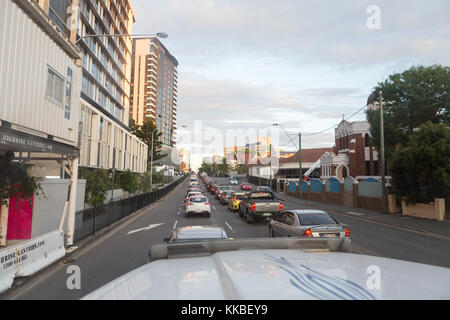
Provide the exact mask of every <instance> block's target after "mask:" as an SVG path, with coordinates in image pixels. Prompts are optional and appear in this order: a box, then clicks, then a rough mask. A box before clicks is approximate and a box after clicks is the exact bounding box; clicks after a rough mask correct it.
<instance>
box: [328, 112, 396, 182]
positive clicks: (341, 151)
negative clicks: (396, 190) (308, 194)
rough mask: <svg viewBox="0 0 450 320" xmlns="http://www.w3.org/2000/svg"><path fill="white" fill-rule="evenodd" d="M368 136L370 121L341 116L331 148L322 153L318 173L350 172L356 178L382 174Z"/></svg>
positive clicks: (337, 174) (339, 175)
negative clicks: (331, 149)
mask: <svg viewBox="0 0 450 320" xmlns="http://www.w3.org/2000/svg"><path fill="white" fill-rule="evenodd" d="M369 140H370V124H369V122H367V121H356V122H348V121H346V120H342V122H341V123H340V124H339V126H338V127H337V128H336V129H335V146H334V147H333V151H332V152H326V153H325V154H324V155H323V156H322V157H321V161H320V166H321V169H322V170H321V172H322V175H321V177H322V178H325V179H326V178H329V177H336V178H338V179H344V178H346V177H347V176H351V177H353V178H355V179H357V180H362V179H365V178H366V177H376V178H381V177H380V175H381V166H380V163H379V161H378V152H377V151H376V150H375V148H374V147H371V146H370V145H369ZM386 178H387V179H389V178H390V177H386Z"/></svg>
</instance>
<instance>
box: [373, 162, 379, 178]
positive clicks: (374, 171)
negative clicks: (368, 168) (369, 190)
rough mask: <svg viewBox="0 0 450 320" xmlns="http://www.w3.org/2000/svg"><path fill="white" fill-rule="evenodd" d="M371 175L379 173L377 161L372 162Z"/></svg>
mask: <svg viewBox="0 0 450 320" xmlns="http://www.w3.org/2000/svg"><path fill="white" fill-rule="evenodd" d="M373 175H374V176H376V177H377V176H378V175H379V173H378V161H374V162H373Z"/></svg>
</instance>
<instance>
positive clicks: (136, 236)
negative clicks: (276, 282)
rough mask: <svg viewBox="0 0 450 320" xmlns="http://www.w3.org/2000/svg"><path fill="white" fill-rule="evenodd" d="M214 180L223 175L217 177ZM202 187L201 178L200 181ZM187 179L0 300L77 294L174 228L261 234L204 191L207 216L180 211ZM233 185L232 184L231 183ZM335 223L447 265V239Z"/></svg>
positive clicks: (360, 241) (261, 225)
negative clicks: (75, 284)
mask: <svg viewBox="0 0 450 320" xmlns="http://www.w3.org/2000/svg"><path fill="white" fill-rule="evenodd" d="M216 181H218V182H219V183H225V182H227V179H226V178H217V179H216ZM201 185H202V187H203V188H204V186H203V183H202V182H201ZM187 186H188V181H186V182H183V183H182V184H180V186H178V187H177V188H176V189H175V190H174V191H172V193H170V194H169V195H168V196H167V197H166V199H165V200H163V201H161V202H160V203H157V204H156V205H153V206H151V207H149V208H147V209H145V210H144V211H143V212H142V213H141V214H140V215H138V216H136V217H133V218H131V219H130V220H127V221H125V222H123V223H122V224H120V225H119V226H118V227H117V228H115V229H114V230H113V231H111V232H109V233H107V234H106V235H104V236H103V237H100V238H99V239H96V240H95V241H94V242H92V243H91V244H88V245H87V246H85V247H83V248H81V249H80V250H78V251H75V252H74V253H72V254H71V255H70V256H69V257H68V258H67V259H66V260H65V261H64V262H61V263H59V264H57V265H54V266H52V267H50V268H48V269H47V270H45V271H44V272H41V273H40V274H38V275H37V276H34V277H33V278H32V279H30V280H27V281H25V282H24V283H23V284H21V285H17V284H16V285H15V286H14V287H13V288H12V289H10V290H9V291H7V292H6V293H5V294H3V295H1V296H0V298H1V299H56V300H59V299H79V298H82V297H83V296H85V295H86V294H88V293H90V292H92V291H93V290H95V289H97V288H99V287H101V286H102V285H104V284H106V283H108V282H109V281H111V280H113V279H115V278H117V277H119V276H121V275H123V274H125V273H127V272H129V271H131V270H133V269H135V268H137V267H139V266H142V265H143V264H145V263H147V257H148V251H149V249H150V247H151V246H152V245H153V244H157V243H161V242H162V241H163V239H164V238H167V237H169V235H170V233H171V231H172V230H173V229H174V228H176V227H183V226H189V225H217V226H221V227H223V228H224V229H225V231H226V232H227V234H228V236H229V237H231V238H253V237H267V236H268V227H267V222H265V221H261V222H256V223H252V224H248V223H247V222H246V221H245V220H244V219H242V218H240V217H239V216H238V214H237V213H235V212H231V211H229V210H228V208H227V206H223V205H221V204H220V203H219V202H218V201H217V200H215V199H214V197H213V196H212V195H210V194H209V193H208V194H207V196H208V198H209V199H210V201H211V204H212V212H211V217H209V218H207V217H189V218H186V217H185V216H184V211H183V199H184V195H185V191H186V188H187ZM232 187H233V189H234V190H238V189H239V187H238V186H232ZM280 197H281V198H282V199H283V200H285V201H284V207H285V210H289V209H300V208H305V207H302V206H301V205H299V204H298V200H296V199H294V198H291V197H287V196H284V197H283V195H280ZM329 213H330V214H331V215H333V216H334V217H335V218H336V219H337V220H338V221H339V222H342V223H345V224H348V225H349V227H350V230H351V237H352V244H353V246H354V249H355V252H357V253H361V254H371V255H377V256H383V257H388V258H397V259H402V260H408V261H413V262H420V263H427V264H434V265H438V266H444V267H450V252H449V248H450V238H449V239H442V238H438V237H434V236H433V235H426V234H421V233H419V232H416V231H413V230H407V229H402V228H398V227H394V226H391V225H387V224H380V223H376V222H373V221H370V220H367V219H364V217H363V216H360V215H354V216H352V215H351V214H342V213H337V212H329ZM72 265H76V266H78V267H79V268H80V271H81V289H73V290H69V289H68V287H67V279H68V277H69V274H67V273H66V271H67V269H68V267H69V266H72Z"/></svg>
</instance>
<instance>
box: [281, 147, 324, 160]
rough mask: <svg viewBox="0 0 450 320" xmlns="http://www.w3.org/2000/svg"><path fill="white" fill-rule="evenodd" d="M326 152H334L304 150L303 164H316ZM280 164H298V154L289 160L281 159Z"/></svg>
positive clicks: (318, 149)
mask: <svg viewBox="0 0 450 320" xmlns="http://www.w3.org/2000/svg"><path fill="white" fill-rule="evenodd" d="M325 152H333V148H317V149H303V150H302V162H316V161H317V160H319V159H320V157H321V156H323V154H324V153H325ZM279 162H280V163H292V162H295V163H298V152H296V153H295V155H294V156H292V157H289V158H280V160H279Z"/></svg>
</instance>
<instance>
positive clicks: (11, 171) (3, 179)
mask: <svg viewBox="0 0 450 320" xmlns="http://www.w3.org/2000/svg"><path fill="white" fill-rule="evenodd" d="M39 191H41V192H43V191H42V188H41V186H40V179H39V178H36V177H33V176H30V175H29V174H28V173H27V164H26V163H25V162H22V161H16V162H15V161H14V152H12V151H8V152H6V153H4V154H0V201H1V204H2V205H7V201H8V199H9V198H11V197H14V196H18V197H19V198H21V199H28V198H30V197H31V196H32V195H33V194H35V193H38V192H39ZM38 194H39V193H38Z"/></svg>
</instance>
